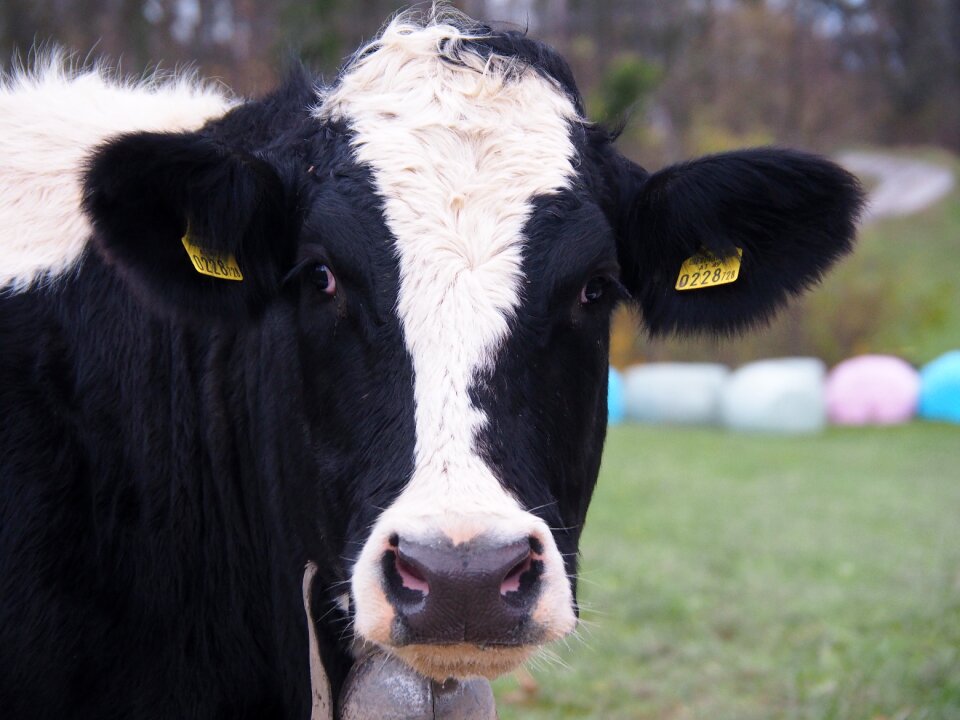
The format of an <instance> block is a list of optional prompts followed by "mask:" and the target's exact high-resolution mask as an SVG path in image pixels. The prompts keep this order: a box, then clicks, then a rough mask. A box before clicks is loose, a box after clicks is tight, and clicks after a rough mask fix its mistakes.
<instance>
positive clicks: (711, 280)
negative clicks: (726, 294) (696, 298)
mask: <svg viewBox="0 0 960 720" xmlns="http://www.w3.org/2000/svg"><path fill="white" fill-rule="evenodd" d="M742 259H743V250H741V249H740V248H737V254H736V255H731V256H730V257H728V258H723V259H721V258H718V257H716V256H715V255H713V254H712V253H710V252H707V251H706V250H702V251H700V252H698V253H697V254H696V255H694V256H693V257H691V258H687V259H686V260H684V261H683V265H681V266H680V276H679V277H678V278H677V284H676V288H675V289H677V290H700V289H701V288H708V287H713V286H714V285H726V284H727V283H732V282H734V281H735V280H736V279H737V278H738V277H740V262H741V260H742Z"/></svg>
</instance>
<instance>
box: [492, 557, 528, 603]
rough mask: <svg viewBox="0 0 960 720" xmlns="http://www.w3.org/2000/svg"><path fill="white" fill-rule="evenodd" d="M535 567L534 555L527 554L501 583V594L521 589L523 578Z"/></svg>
mask: <svg viewBox="0 0 960 720" xmlns="http://www.w3.org/2000/svg"><path fill="white" fill-rule="evenodd" d="M532 568H533V556H532V555H527V556H526V557H525V558H524V559H523V560H521V561H520V562H518V563H517V564H516V565H514V566H513V567H512V568H511V569H510V572H508V573H507V576H506V577H505V578H504V579H503V581H502V582H501V583H500V594H501V595H506V594H507V593H513V592H517V591H519V590H520V580H521V578H522V577H523V576H524V575H525V574H526V573H528V572H530V570H531V569H532Z"/></svg>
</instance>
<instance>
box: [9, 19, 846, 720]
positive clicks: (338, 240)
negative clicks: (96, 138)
mask: <svg viewBox="0 0 960 720" xmlns="http://www.w3.org/2000/svg"><path fill="white" fill-rule="evenodd" d="M468 44H469V43H468ZM472 44H473V45H474V48H473V49H475V50H476V51H477V52H481V53H498V54H507V55H510V56H511V57H514V58H516V59H517V61H518V63H520V64H527V65H530V66H532V67H534V68H535V69H536V70H537V71H538V72H540V73H542V74H543V75H544V76H546V77H549V78H551V79H552V80H553V81H555V82H556V83H557V85H558V87H559V88H561V89H562V91H563V92H566V93H568V94H569V95H570V96H571V98H572V99H573V100H574V102H575V103H576V104H577V107H582V102H581V99H580V96H579V94H578V93H577V91H576V87H575V85H574V84H573V78H572V76H571V75H570V72H569V68H568V67H567V66H566V64H565V63H564V62H563V60H562V59H561V58H560V57H559V56H558V55H557V54H556V53H555V52H553V51H552V50H550V49H549V48H547V47H546V46H544V45H541V44H540V43H537V42H535V41H533V40H530V39H528V38H526V37H524V36H523V35H522V34H518V33H512V32H510V33H501V34H494V35H492V36H490V37H488V38H485V39H483V40H478V41H476V42H475V43H472ZM454 60H455V59H454ZM315 101H316V98H315V95H314V88H313V79H312V78H311V77H309V76H308V75H307V74H306V73H304V72H302V71H300V70H295V71H294V72H293V73H291V76H290V78H289V79H288V81H287V82H286V83H285V84H284V85H283V86H282V87H281V88H280V89H278V90H277V91H276V92H275V93H272V94H271V95H269V96H268V97H266V98H264V99H262V100H258V101H253V102H248V103H245V104H242V105H240V106H238V107H236V108H235V109H233V110H232V111H230V112H229V113H228V114H226V115H225V116H224V117H223V118H221V119H219V120H217V121H215V122H212V123H210V124H208V125H207V126H206V127H205V128H203V129H201V130H199V131H197V132H194V133H181V134H157V133H136V134H131V135H127V136H125V137H122V138H119V139H116V140H113V141H111V142H110V143H108V144H107V145H105V146H104V147H103V148H100V149H99V150H98V151H96V152H95V153H94V155H93V157H92V158H91V160H90V163H89V166H88V168H87V169H86V179H85V199H84V206H85V209H86V211H87V213H88V214H89V216H90V218H91V219H92V221H93V227H94V234H93V240H92V243H91V249H90V250H89V251H88V253H87V256H86V257H85V258H84V259H83V261H82V262H81V263H80V265H79V268H78V270H77V271H76V272H73V273H70V274H67V275H64V276H63V277H62V278H60V279H58V281H57V282H56V283H54V284H52V285H50V286H49V287H35V288H32V289H30V290H28V291H23V292H19V293H17V294H10V293H8V294H3V293H0V407H2V408H3V411H4V413H5V417H4V421H3V425H2V429H0V715H3V717H11V718H19V717H30V718H98V719H99V718H133V717H135V718H174V717H176V718H179V717H184V718H220V717H223V718H228V717H229V718H275V717H276V718H280V717H289V718H294V717H299V718H305V717H307V716H308V715H309V705H310V685H309V677H308V665H307V644H306V627H305V622H306V620H305V618H304V617H303V608H302V606H301V603H300V582H301V577H302V573H303V568H304V565H305V563H306V562H307V561H314V562H316V563H317V564H318V566H319V568H320V573H319V575H318V577H317V580H316V581H315V584H314V588H313V602H314V608H315V617H314V621H315V624H316V626H317V629H318V633H319V636H320V644H321V652H322V655H323V660H324V664H325V666H326V668H327V671H328V673H329V674H330V676H331V680H332V683H333V687H334V693H336V692H337V691H338V689H339V688H340V686H341V684H342V682H343V680H344V677H345V675H346V673H347V671H348V670H349V668H350V664H351V662H352V661H351V659H350V654H349V640H350V632H349V617H348V615H346V614H345V613H344V612H342V611H341V610H340V609H339V608H338V606H337V604H336V602H335V599H336V598H337V597H338V596H339V595H341V594H342V593H345V592H347V590H348V585H347V584H346V583H347V581H348V580H349V577H350V571H351V568H352V565H353V562H354V560H355V558H356V557H357V556H358V554H359V552H360V550H361V547H362V545H363V542H364V541H365V540H366V538H367V534H368V532H369V529H370V527H371V526H372V525H373V523H374V521H375V520H376V518H377V517H378V515H379V513H380V511H381V510H382V509H383V508H385V507H388V506H389V505H390V503H391V502H392V501H393V500H394V498H396V496H397V495H398V494H399V493H400V491H401V490H402V489H403V487H404V485H405V483H406V482H407V481H408V479H409V477H410V474H411V472H412V470H413V449H414V440H415V438H414V419H413V418H414V406H413V404H414V400H413V378H412V366H411V361H410V358H409V357H408V356H407V352H406V350H405V345H404V339H403V332H402V328H401V326H400V322H399V320H398V318H397V315H396V313H395V305H396V301H397V295H398V288H399V277H398V272H399V271H398V265H397V258H396V253H395V249H394V245H393V242H394V238H392V237H391V235H390V232H389V230H388V228H387V225H386V222H385V220H384V217H383V211H382V207H381V202H380V199H379V198H378V197H377V195H376V193H375V192H374V189H373V183H372V179H371V174H370V170H369V168H366V167H363V166H361V165H360V164H358V163H357V162H356V160H355V159H354V156H353V153H352V150H351V147H350V140H351V129H350V128H349V127H347V126H344V125H342V124H320V123H319V122H318V121H317V120H316V119H314V118H313V117H312V116H311V115H310V113H309V108H310V107H311V106H312V105H313V104H314V103H315ZM570 132H571V138H572V139H573V142H574V145H575V147H576V148H577V152H578V155H579V157H578V158H577V162H576V163H575V165H576V167H577V168H578V176H577V177H576V178H574V179H573V181H572V182H571V186H570V187H569V188H568V189H566V190H564V191H563V192H561V193H558V194H556V195H551V196H548V197H541V198H533V199H532V202H533V207H534V209H533V212H532V214H531V216H530V217H529V219H528V221H527V225H526V244H525V248H524V258H523V272H524V274H525V278H526V281H525V284H524V286H523V290H522V303H521V306H520V307H519V308H518V309H517V312H516V314H515V315H514V316H513V317H512V318H511V326H510V330H511V332H510V334H509V337H508V338H507V339H506V340H505V342H504V344H503V345H502V347H501V348H500V349H499V355H498V358H497V360H496V362H495V364H494V366H493V368H492V369H491V370H490V371H488V372H486V373H485V374H484V375H483V376H482V377H478V378H476V384H475V387H474V388H473V390H472V396H473V400H474V402H475V404H476V405H477V406H478V407H480V408H482V409H483V410H484V412H485V414H486V415H487V417H488V418H489V423H488V424H487V425H486V426H485V427H484V429H483V430H482V431H481V433H480V435H479V437H478V438H477V445H478V447H479V448H480V450H481V452H482V454H483V456H484V457H485V459H486V460H487V462H488V463H489V464H490V467H491V468H493V470H494V472H495V473H496V474H497V476H498V478H499V479H500V481H501V482H502V484H503V485H504V486H505V487H506V488H507V489H508V490H509V491H510V492H511V493H512V494H513V495H514V496H515V497H517V498H518V499H519V501H520V502H521V503H522V504H523V505H524V506H525V507H527V508H530V509H531V512H534V513H536V514H537V515H539V516H540V517H542V518H543V519H544V520H545V521H546V522H547V524H548V525H549V526H550V527H551V528H553V532H554V535H555V539H556V542H557V545H558V547H559V548H560V550H561V552H563V553H564V556H565V559H566V562H567V564H568V570H569V571H570V573H571V576H572V575H573V573H574V572H575V570H576V553H577V547H578V540H579V536H580V531H581V529H582V526H583V522H584V517H585V515H586V510H587V506H588V504H589V501H590V496H591V493H592V491H593V487H594V484H595V482H596V478H597V472H598V468H599V462H600V452H601V447H602V443H603V436H604V431H605V425H606V408H605V397H606V381H607V363H608V336H609V318H610V313H611V311H612V310H613V307H614V306H615V305H616V303H617V302H619V301H620V300H621V299H622V298H623V297H624V294H625V290H624V286H625V287H626V290H629V292H630V293H632V294H633V296H634V298H635V299H636V301H637V302H638V304H639V305H640V307H641V308H642V309H643V312H644V317H645V319H646V322H647V325H648V326H649V327H650V328H651V329H652V330H654V331H656V332H667V331H671V330H677V331H684V330H712V331H716V332H729V331H731V330H733V329H735V328H738V327H741V326H743V325H745V324H749V323H750V322H752V321H753V319H755V318H763V317H765V316H766V315H768V314H769V313H770V312H771V311H772V309H773V308H775V307H776V306H777V305H778V304H779V303H780V302H782V300H783V298H784V297H785V296H786V295H788V294H790V293H794V292H797V291H799V290H800V289H802V288H803V287H806V286H807V285H808V284H809V283H810V282H812V281H813V280H815V279H816V278H817V277H819V275H820V273H821V272H822V271H823V270H824V269H825V268H826V266H827V265H828V264H829V263H830V262H832V261H833V260H835V259H836V258H837V257H838V256H840V255H841V254H843V253H844V252H846V251H847V250H848V249H849V245H850V241H851V237H852V232H853V222H854V219H855V215H856V212H857V211H858V209H859V206H860V191H859V188H858V187H857V185H856V183H855V181H854V180H853V179H852V178H851V177H850V176H849V175H847V174H846V173H844V172H843V171H841V170H840V169H838V168H836V167H835V166H833V165H830V164H829V163H826V162H825V161H822V160H819V159H817V158H813V157H810V156H806V155H802V154H798V153H792V152H787V151H774V150H761V151H750V152H744V153H736V154H731V155H726V156H717V157H713V158H706V159H703V160H700V161H697V162H694V163H690V164H686V165H681V166H678V167H675V168H669V169H667V170H664V171H662V172H660V173H656V174H654V175H652V176H648V175H647V173H646V172H645V171H643V170H642V169H641V168H639V167H637V166H635V165H633V164H632V163H629V162H628V161H626V160H625V159H624V158H622V157H621V156H620V155H619V154H618V153H617V152H616V151H615V150H614V149H613V146H612V138H611V137H610V136H609V135H607V134H605V133H604V132H602V131H601V130H599V129H598V128H595V127H593V126H590V125H585V124H583V125H581V124H577V125H575V126H573V127H571V129H570ZM188 228H189V232H190V234H191V236H192V237H193V239H194V241H195V242H196V243H198V244H200V245H202V246H203V247H205V248H206V249H208V250H210V251H215V252H220V253H230V254H233V255H235V256H236V259H237V261H238V263H239V265H240V267H241V270H242V271H243V273H244V278H245V279H244V281H243V282H242V283H233V282H228V281H223V280H217V279H212V278H207V277H203V276H200V275H198V274H197V273H196V272H195V271H194V270H193V268H192V266H191V265H190V263H189V261H188V260H187V257H186V251H185V250H184V249H183V247H182V246H181V244H180V238H181V236H182V235H183V233H184V232H186V231H187V229H188ZM735 246H736V247H743V248H744V265H743V271H742V274H741V279H740V280H739V281H738V282H737V283H734V284H733V285H730V286H725V287H722V288H715V289H712V290H706V291H702V292H700V293H690V294H688V295H678V294H677V293H675V292H674V291H673V289H672V288H673V282H674V281H675V279H676V273H677V271H678V270H679V266H680V263H681V262H682V260H683V259H684V258H685V257H687V256H688V255H690V254H693V252H695V251H696V250H698V249H700V248H701V247H705V248H708V249H710V250H712V251H714V252H717V253H721V254H723V253H728V252H730V250H731V248H732V247H735ZM318 264H323V265H327V266H328V267H329V268H331V269H332V272H333V273H334V274H335V276H336V278H337V283H338V292H337V294H336V296H335V297H329V296H327V295H326V294H324V293H323V291H322V289H321V288H318V287H317V286H316V285H315V284H314V281H313V280H312V279H311V274H310V269H311V268H312V267H314V266H316V265H318ZM588 283H590V284H591V287H594V288H596V287H600V288H601V289H602V293H601V294H600V296H599V298H597V299H596V301H595V302H591V303H589V304H587V305H584V304H582V303H581V289H582V288H583V287H584V285H585V284H588ZM571 582H572V581H571Z"/></svg>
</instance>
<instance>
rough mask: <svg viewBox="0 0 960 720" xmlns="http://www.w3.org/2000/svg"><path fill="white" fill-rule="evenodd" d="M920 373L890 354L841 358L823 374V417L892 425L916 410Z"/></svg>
mask: <svg viewBox="0 0 960 720" xmlns="http://www.w3.org/2000/svg"><path fill="white" fill-rule="evenodd" d="M919 395H920V375H919V374H918V373H917V371H916V370H915V369H914V368H913V366H912V365H910V363H908V362H906V361H905V360H901V359H900V358H898V357H893V356H892V355H861V356H859V357H854V358H850V359H849V360H844V361H843V362H842V363H840V364H839V365H837V366H836V367H835V368H833V370H831V371H830V374H829V375H828V376H827V382H826V388H825V400H826V404H827V417H829V418H830V422H832V423H834V424H836V425H895V424H897V423H904V422H907V421H909V420H910V419H911V418H912V417H913V416H914V415H915V414H916V411H917V400H918V398H919Z"/></svg>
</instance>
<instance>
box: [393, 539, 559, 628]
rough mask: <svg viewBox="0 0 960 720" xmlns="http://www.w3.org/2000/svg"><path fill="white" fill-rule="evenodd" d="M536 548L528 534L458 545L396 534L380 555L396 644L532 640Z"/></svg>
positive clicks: (537, 573) (540, 570)
mask: <svg viewBox="0 0 960 720" xmlns="http://www.w3.org/2000/svg"><path fill="white" fill-rule="evenodd" d="M540 552H542V547H541V545H540V543H539V542H538V541H537V540H536V539H535V538H523V539H522V540H517V541H514V542H510V543H506V544H504V543H495V542H491V541H490V540H485V539H483V538H477V539H474V540H471V541H470V542H467V543H463V544H461V545H456V546H454V545H452V544H450V543H449V542H430V543H423V542H414V541H411V540H406V539H404V538H400V537H398V536H396V535H395V536H393V537H392V538H391V547H390V549H389V550H387V551H386V552H385V553H384V555H383V571H384V577H385V579H386V591H387V596H388V597H389V598H390V601H391V602H392V603H393V606H394V608H395V609H396V611H397V621H396V622H395V623H394V628H393V635H394V637H393V638H392V639H393V641H394V642H395V643H396V644H398V645H408V644H422V643H423V644H449V643H459V642H466V643H471V644H496V645H521V644H526V643H530V642H535V637H534V635H535V633H536V628H533V627H532V626H531V622H530V612H531V610H532V608H533V605H534V604H535V602H536V599H537V597H538V595H539V593H540V576H541V575H542V573H543V562H542V560H540Z"/></svg>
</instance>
